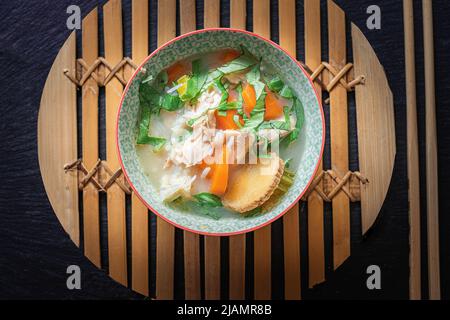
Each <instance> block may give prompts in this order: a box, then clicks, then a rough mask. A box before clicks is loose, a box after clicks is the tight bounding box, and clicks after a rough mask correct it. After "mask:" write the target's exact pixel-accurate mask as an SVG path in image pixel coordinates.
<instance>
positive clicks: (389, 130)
mask: <svg viewBox="0 0 450 320" xmlns="http://www.w3.org/2000/svg"><path fill="white" fill-rule="evenodd" d="M352 43H353V57H354V72H355V74H358V75H364V76H365V78H366V79H365V84H364V85H360V86H357V87H356V88H355V92H356V105H357V106H358V108H356V116H357V123H358V126H357V129H358V150H359V167H360V171H361V172H362V173H363V174H364V176H365V177H366V178H367V179H368V181H369V183H366V184H364V185H361V220H362V229H363V230H362V231H363V233H366V232H367V231H368V230H369V228H370V227H371V226H372V225H373V223H374V222H375V220H376V218H377V216H378V213H379V212H380V210H381V207H382V205H383V202H384V199H385V197H386V194H387V191H388V189H389V184H390V181H391V177H392V172H393V169H394V160H395V152H396V145H395V119H394V100H393V96H392V92H391V90H390V88H389V83H388V81H387V78H386V74H385V72H384V69H383V66H382V65H381V64H380V62H379V60H378V58H377V56H376V54H375V52H374V51H373V49H372V47H371V46H370V43H369V42H368V41H367V39H366V38H365V37H364V35H363V34H362V32H361V31H360V30H359V29H358V27H356V26H355V25H352ZM374 155H376V157H374Z"/></svg>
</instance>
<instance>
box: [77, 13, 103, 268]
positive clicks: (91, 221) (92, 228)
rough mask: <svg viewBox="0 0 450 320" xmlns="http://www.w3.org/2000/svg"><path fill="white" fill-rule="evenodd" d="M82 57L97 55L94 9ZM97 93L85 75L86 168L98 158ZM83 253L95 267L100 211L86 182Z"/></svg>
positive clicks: (98, 262)
mask: <svg viewBox="0 0 450 320" xmlns="http://www.w3.org/2000/svg"><path fill="white" fill-rule="evenodd" d="M82 30H83V31H82V50H83V59H84V61H86V63H87V64H88V65H92V64H93V63H94V61H95V60H97V57H98V12H97V9H94V10H92V11H91V12H90V13H89V15H88V16H87V17H86V18H85V19H84V20H83V29H82ZM98 96H99V88H98V84H97V82H96V81H95V80H94V79H92V78H89V79H88V80H87V81H86V83H85V84H84V85H83V87H82V122H83V123H82V130H83V134H82V139H83V141H82V148H83V162H84V164H85V166H86V167H87V169H88V170H91V169H92V168H93V167H94V166H95V165H96V163H97V161H98V159H99V157H98V150H99V149H98ZM83 229H84V230H83V234H84V254H85V256H86V257H87V258H88V259H89V260H91V262H92V263H93V264H95V265H96V266H97V267H98V268H100V267H101V259H100V214H99V196H98V190H97V188H96V187H95V186H94V185H93V184H92V183H89V184H88V185H87V186H86V188H84V189H83Z"/></svg>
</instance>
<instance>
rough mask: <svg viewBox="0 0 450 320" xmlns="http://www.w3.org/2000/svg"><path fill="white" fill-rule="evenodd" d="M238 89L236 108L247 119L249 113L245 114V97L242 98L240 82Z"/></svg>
mask: <svg viewBox="0 0 450 320" xmlns="http://www.w3.org/2000/svg"><path fill="white" fill-rule="evenodd" d="M236 91H237V101H236V105H237V108H236V110H237V112H238V114H240V115H241V116H243V117H244V119H246V118H247V115H246V114H245V112H244V109H243V105H244V99H243V98H242V84H240V83H239V84H238V85H237V86H236Z"/></svg>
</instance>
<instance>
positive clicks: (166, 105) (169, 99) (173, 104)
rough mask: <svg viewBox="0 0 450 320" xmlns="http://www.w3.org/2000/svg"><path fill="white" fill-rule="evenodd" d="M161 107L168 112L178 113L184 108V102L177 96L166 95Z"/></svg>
mask: <svg viewBox="0 0 450 320" xmlns="http://www.w3.org/2000/svg"><path fill="white" fill-rule="evenodd" d="M160 106H161V108H162V109H164V110H167V111H177V110H178V109H180V108H182V107H183V101H181V99H180V97H179V96H177V95H170V94H165V95H164V96H163V97H162V99H161V102H160Z"/></svg>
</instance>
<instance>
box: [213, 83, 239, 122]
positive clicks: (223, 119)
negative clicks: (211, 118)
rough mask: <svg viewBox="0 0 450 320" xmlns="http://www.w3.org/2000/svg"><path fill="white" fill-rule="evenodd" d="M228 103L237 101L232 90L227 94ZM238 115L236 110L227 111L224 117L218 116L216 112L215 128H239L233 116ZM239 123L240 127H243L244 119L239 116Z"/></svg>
mask: <svg viewBox="0 0 450 320" xmlns="http://www.w3.org/2000/svg"><path fill="white" fill-rule="evenodd" d="M228 94H229V95H228V102H234V101H237V92H236V91H234V90H230V91H229V92H228ZM236 115H238V112H237V110H228V111H227V115H226V116H221V115H219V112H218V111H216V113H215V116H216V127H217V129H219V130H237V129H239V126H238V125H237V124H236V122H235V121H234V116H236ZM239 122H240V124H241V125H244V119H242V117H241V116H239Z"/></svg>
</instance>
